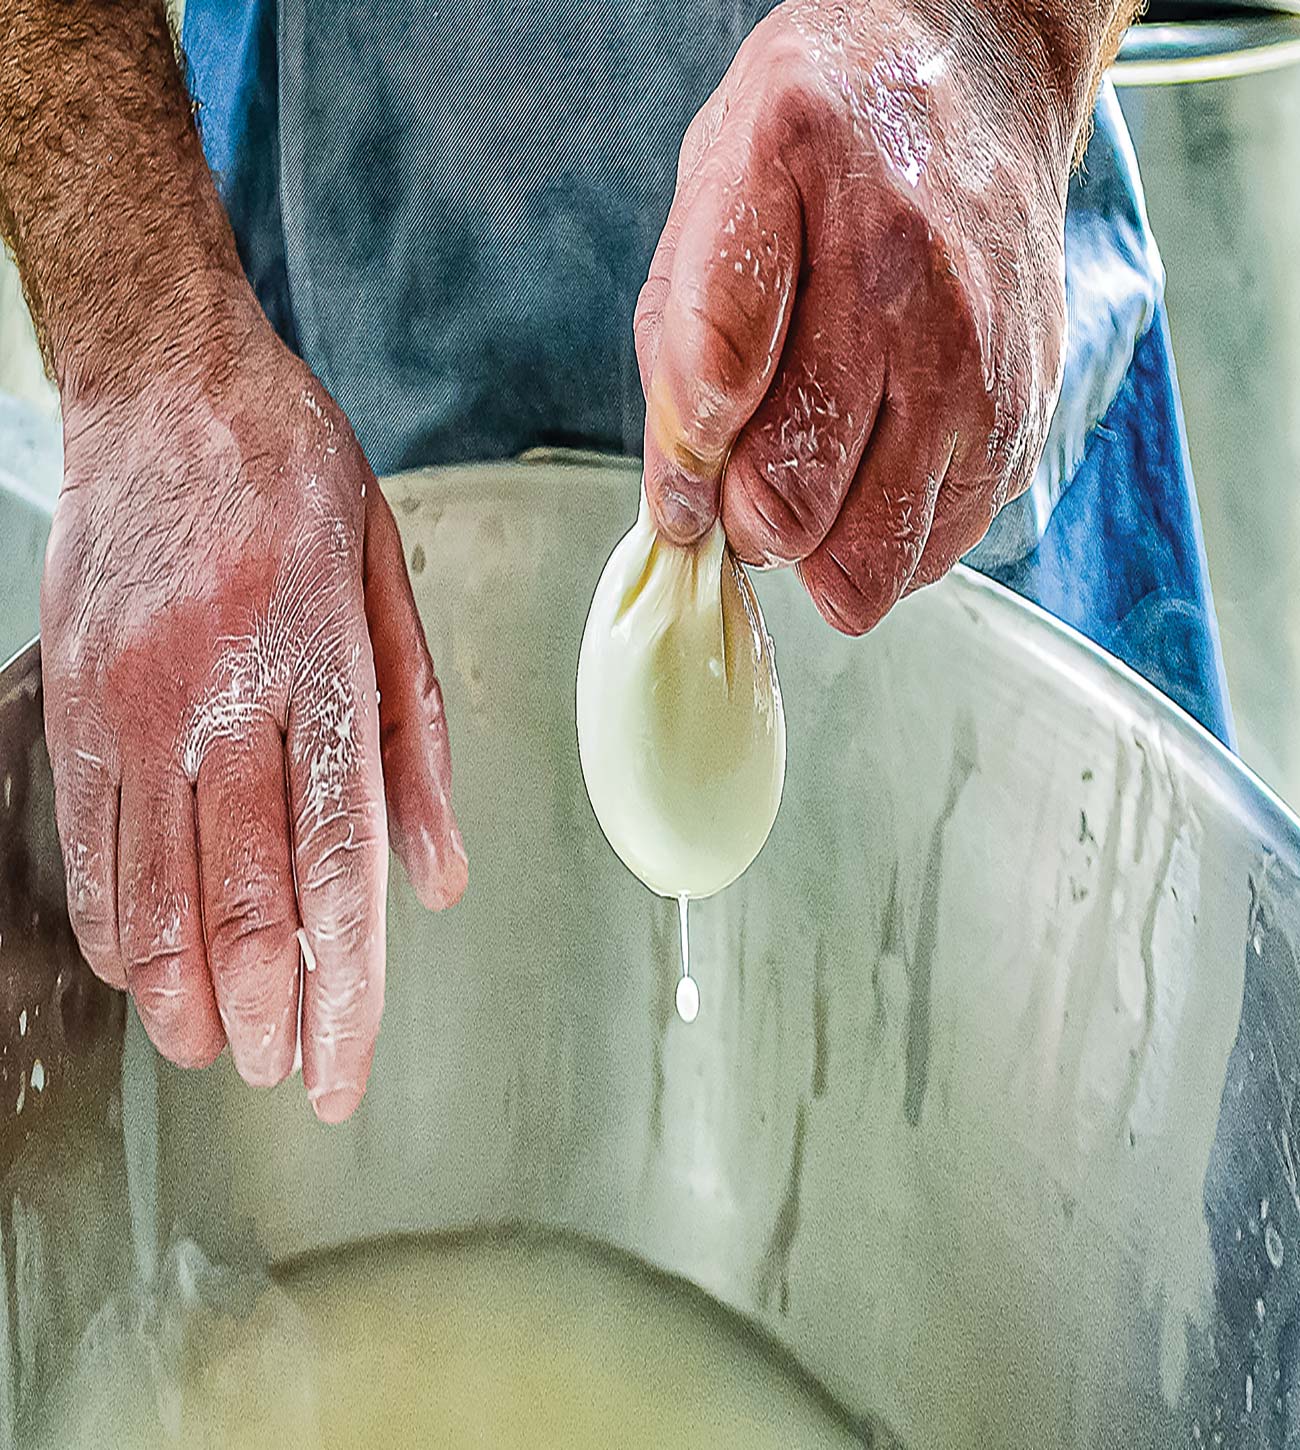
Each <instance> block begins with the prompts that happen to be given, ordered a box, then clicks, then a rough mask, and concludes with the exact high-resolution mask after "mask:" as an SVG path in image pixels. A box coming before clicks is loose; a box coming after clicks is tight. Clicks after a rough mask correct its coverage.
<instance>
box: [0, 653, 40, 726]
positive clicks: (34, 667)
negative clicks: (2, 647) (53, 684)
mask: <svg viewBox="0 0 1300 1450" xmlns="http://www.w3.org/2000/svg"><path fill="white" fill-rule="evenodd" d="M40 679H41V641H40V637H39V635H38V636H37V638H36V639H34V640H32V641H31V642H30V643H28V644H25V645H24V646H23V647H22V649H20V650H19V651H18V652H17V654H14V655H11V656H10V657H9V658H8V659H7V660H6V661H5V662H4V664H2V665H0V709H3V708H4V706H5V705H7V704H8V703H9V701H10V700H12V699H13V698H14V696H15V695H16V694H19V693H20V692H22V691H29V690H30V689H31V688H32V682H33V680H34V681H35V683H36V684H38V685H39V684H40Z"/></svg>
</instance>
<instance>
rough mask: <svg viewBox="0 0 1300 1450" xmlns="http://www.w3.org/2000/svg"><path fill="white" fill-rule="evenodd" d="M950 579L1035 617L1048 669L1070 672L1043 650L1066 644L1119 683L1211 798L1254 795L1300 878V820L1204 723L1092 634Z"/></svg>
mask: <svg viewBox="0 0 1300 1450" xmlns="http://www.w3.org/2000/svg"><path fill="white" fill-rule="evenodd" d="M950 577H951V578H952V580H953V581H954V584H955V586H956V587H957V588H958V589H959V590H960V591H961V592H963V593H965V594H967V595H969V596H970V597H971V600H972V601H975V602H978V604H979V605H990V604H991V605H992V607H993V609H994V610H1000V611H1002V612H1004V613H1005V612H1006V611H1008V610H1015V611H1016V612H1018V613H1023V614H1028V615H1029V616H1031V617H1036V618H1037V620H1038V621H1039V623H1040V624H1041V625H1043V626H1045V628H1040V629H1035V630H1034V631H1032V632H1026V634H1025V647H1026V648H1027V649H1034V650H1035V652H1036V653H1038V654H1039V656H1040V657H1041V658H1043V659H1044V662H1045V663H1046V664H1047V665H1048V667H1049V668H1052V669H1054V670H1056V671H1057V672H1060V671H1061V670H1062V669H1067V668H1068V667H1069V665H1070V661H1069V660H1068V659H1061V658H1057V659H1051V658H1050V657H1049V652H1048V651H1045V650H1043V649H1041V648H1040V647H1038V646H1039V642H1040V641H1041V640H1044V639H1049V640H1053V641H1054V642H1056V641H1059V642H1060V643H1061V644H1063V645H1064V646H1065V647H1066V651H1067V652H1068V653H1069V654H1073V655H1075V656H1076V658H1077V660H1078V662H1079V664H1080V665H1082V666H1083V667H1084V672H1086V673H1089V674H1092V675H1093V676H1094V678H1096V679H1097V680H1098V682H1099V683H1100V681H1102V680H1107V681H1110V682H1112V683H1114V682H1119V684H1120V686H1121V689H1120V691H1119V692H1118V693H1119V694H1120V696H1121V697H1123V695H1124V694H1125V693H1127V695H1128V697H1129V698H1131V699H1132V701H1133V703H1134V705H1135V706H1138V707H1141V708H1140V709H1135V710H1134V711H1133V714H1134V716H1135V717H1137V716H1140V717H1141V718H1140V723H1142V724H1143V725H1145V726H1147V727H1149V728H1153V729H1157V730H1166V731H1168V732H1169V733H1170V734H1171V735H1172V736H1173V738H1174V739H1175V740H1176V741H1177V743H1178V745H1179V746H1180V748H1182V749H1183V751H1184V752H1185V756H1186V759H1185V762H1184V763H1185V764H1186V765H1187V766H1188V767H1189V768H1192V769H1195V770H1197V772H1198V774H1199V776H1200V778H1201V781H1202V783H1203V784H1204V785H1205V786H1206V787H1207V791H1208V793H1209V794H1211V795H1213V796H1215V797H1216V798H1218V799H1220V800H1222V801H1225V802H1226V801H1228V800H1231V801H1232V802H1233V803H1234V804H1235V805H1236V806H1238V807H1240V805H1241V803H1242V800H1243V799H1245V798H1249V797H1250V796H1251V795H1252V794H1253V795H1254V796H1255V798H1256V800H1257V802H1258V806H1259V813H1258V816H1257V818H1256V819H1257V824H1258V826H1260V827H1261V828H1266V829H1261V830H1260V835H1261V837H1263V836H1265V835H1266V836H1267V837H1268V838H1269V840H1270V843H1271V844H1276V845H1281V844H1282V843H1283V842H1285V844H1286V848H1287V853H1286V854H1287V858H1288V863H1289V864H1290V865H1291V867H1292V869H1293V870H1295V872H1296V874H1297V875H1300V815H1297V814H1296V812H1295V811H1294V810H1293V809H1292V808H1291V807H1290V806H1289V805H1288V804H1287V803H1286V802H1285V801H1284V800H1283V799H1282V798H1281V796H1279V795H1278V794H1277V792H1276V791H1274V790H1273V789H1272V788H1271V787H1270V786H1269V785H1267V784H1266V783H1265V782H1264V781H1263V780H1261V779H1260V777H1259V776H1258V775H1256V774H1255V772H1254V771H1253V770H1252V769H1251V768H1250V767H1249V766H1248V765H1247V764H1246V763H1245V762H1244V761H1243V760H1242V759H1241V757H1240V756H1238V755H1234V754H1233V752H1232V751H1231V750H1229V749H1228V747H1227V746H1226V745H1224V743H1223V742H1222V741H1221V740H1219V739H1217V738H1216V737H1215V736H1214V735H1212V734H1211V733H1210V732H1209V731H1208V730H1207V729H1206V728H1205V726H1204V725H1202V724H1201V723H1200V721H1199V720H1196V719H1194V718H1193V717H1192V716H1191V715H1189V714H1188V713H1187V711H1186V710H1184V709H1183V708H1182V707H1181V706H1180V705H1177V704H1175V703H1174V701H1173V700H1171V699H1170V698H1169V696H1168V695H1166V694H1165V693H1164V691H1163V690H1160V689H1158V688H1157V687H1156V686H1155V685H1153V684H1152V683H1151V682H1150V681H1149V680H1147V679H1145V678H1144V677H1143V676H1142V675H1140V674H1138V673H1137V671H1136V670H1134V669H1132V668H1130V666H1128V665H1126V664H1125V663H1124V661H1123V660H1121V659H1119V658H1118V657H1116V656H1115V655H1113V654H1111V653H1110V651H1109V650H1106V649H1103V648H1102V646H1101V645H1099V644H1097V643H1096V642H1095V641H1093V640H1091V639H1089V638H1088V637H1087V635H1085V634H1081V633H1080V632H1079V631H1078V630H1077V629H1075V628H1074V627H1073V626H1071V625H1068V624H1066V623H1064V622H1063V621H1062V620H1059V619H1057V618H1056V616H1055V615H1054V614H1051V613H1050V612H1049V611H1047V610H1046V609H1043V608H1042V607H1041V606H1040V605H1037V604H1034V603H1033V602H1032V601H1030V600H1028V599H1024V598H1022V597H1021V596H1020V595H1018V594H1016V593H1015V592H1014V590H1011V589H1008V588H1007V587H1006V585H1004V584H999V583H998V582H997V580H995V579H989V578H987V577H986V576H985V575H983V574H979V573H977V572H976V571H975V570H974V569H971V568H970V567H969V566H968V565H965V564H958V565H957V566H956V567H955V568H954V569H953V571H952V574H951V576H950ZM1080 685H1081V687H1082V688H1083V690H1084V692H1085V693H1086V694H1092V693H1094V691H1093V690H1090V689H1088V686H1087V681H1086V679H1081V680H1080ZM1230 782H1236V783H1238V784H1239V785H1240V787H1241V789H1240V792H1238V793H1234V792H1233V791H1232V789H1231V785H1230Z"/></svg>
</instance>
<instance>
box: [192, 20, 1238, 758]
mask: <svg viewBox="0 0 1300 1450" xmlns="http://www.w3.org/2000/svg"><path fill="white" fill-rule="evenodd" d="M771 8H772V0H724V3H722V4H719V3H717V0H673V3H672V4H671V5H670V4H666V3H664V0H531V3H529V4H525V5H520V4H517V3H508V0H462V3H460V4H458V5H456V6H446V5H444V4H443V3H441V0H436V3H435V0H404V3H403V4H402V5H400V6H398V5H392V6H384V5H363V4H360V3H357V0H313V4H312V5H311V6H310V8H309V7H308V6H307V5H306V4H305V0H278V4H277V3H275V0H189V4H188V6H187V10H186V17H185V33H184V43H185V48H186V52H187V55H188V58H189V63H190V69H191V75H190V80H191V87H192V90H193V93H194V96H195V99H196V100H197V101H198V103H199V106H200V111H199V115H200V124H201V126H202V130H203V137H204V145H205V148H206V152H207V156H208V160H209V163H210V165H211V166H212V168H213V171H214V172H215V174H216V176H217V180H218V185H219V187H220V190H221V193H222V196H223V199H224V200H225V203H226V206H227V208H228V210H229V213H230V217H231V221H232V223H233V226H234V229H235V233H236V237H237V239H238V242H239V246H240V251H241V256H242V258H243V261H244V265H245V267H246V269H247V271H248V274H249V277H250V279H251V280H252V282H253V285H254V287H255V289H256V291H257V293H258V296H259V297H260V299H261V301H262V304H263V306H264V307H265V308H266V311H267V313H268V315H269V316H270V318H271V320H272V322H273V323H274V324H275V326H276V328H277V329H278V330H279V332H280V333H281V335H282V336H283V337H284V338H285V339H286V341H288V342H289V343H290V345H291V346H293V347H295V348H296V349H297V350H298V351H299V352H300V353H301V355H302V356H303V357H304V358H305V360H306V361H307V362H308V363H309V364H310V365H311V367H312V368H313V369H314V370H315V372H316V373H317V374H318V375H319V376H320V378H321V380H322V381H323V382H324V383H325V384H326V386H327V387H329V388H330V390H331V392H332V393H333V394H334V396H335V397H336V398H337V399H338V401H339V402H340V404H341V405H342V407H343V408H344V410H345V411H346V412H347V414H348V416H349V418H350V419H351V420H352V423H353V426H354V427H355V429H356V431H357V435H358V437H359V439H360V441H361V444H362V447H363V448H364V449H365V451H366V454H367V456H368V457H369V459H370V462H371V464H372V465H373V466H374V468H375V469H376V470H377V471H379V472H388V471H392V470H395V469H399V468H403V467H412V466H416V465H421V464H429V463H438V462H448V461H454V460H458V459H465V458H492V457H506V456H510V455H513V454H516V453H519V452H521V451H522V450H524V449H526V448H529V447H532V446H535V445H539V444H547V443H552V444H554V443H572V444H578V445H582V446H586V447H596V448H612V449H616V450H623V451H628V452H635V451H637V450H639V448H640V443H641V432H642V425H643V420H644V403H643V399H642V396H641V390H640V385H639V380H638V373H637V367H636V359H635V353H634V349H633V337H632V313H633V308H634V306H635V302H636V296H637V292H638V290H639V287H640V284H641V281H642V280H643V278H644V277H645V275H646V270H647V267H648V265H649V261H650V257H651V254H652V252H653V250H654V246H655V242H656V240H657V238H658V235H659V231H660V228H661V227H662V225H663V222H664V219H665V217H666V215H667V211H668V206H669V203H670V201H671V198H672V193H673V185H674V180H675V174H676V160H677V151H678V147H679V145H680V140H681V136H682V134H683V132H684V131H685V129H686V126H687V124H688V123H689V121H690V119H691V117H692V116H693V115H694V114H695V112H696V111H697V110H698V108H699V107H700V105H701V104H702V103H703V101H704V100H705V99H706V98H707V96H708V95H709V93H710V92H711V91H712V90H713V88H714V87H715V86H716V84H717V82H718V81H719V79H720V78H721V76H722V74H723V72H724V71H725V70H726V68H727V65H728V64H729V63H730V61H731V58H732V56H733V55H734V53H735V51H736V49H737V47H738V46H739V44H740V42H741V41H742V40H743V38H744V36H745V35H746V34H747V33H748V31H749V30H750V29H751V28H752V26H753V25H754V24H756V23H757V21H758V20H759V19H761V18H762V16H763V15H764V14H766V13H767V11H768V10H770V9H771ZM1162 289H1163V273H1162V270H1161V265H1160V260H1159V256H1158V254H1157V251H1156V248H1155V245H1154V242H1153V240H1152V237H1151V233H1150V228H1149V227H1148V225H1147V220H1146V215H1145V210H1144V207H1143V202H1142V193H1141V186H1140V182H1139V180H1138V174H1137V167H1136V162H1135V159H1134V156H1133V152H1132V148H1131V145H1130V143H1129V141H1128V137H1127V133H1126V131H1125V129H1124V124H1123V120H1122V118H1121V116H1120V113H1119V106H1118V103H1117V101H1116V99H1115V96H1114V93H1113V91H1111V90H1110V89H1109V88H1108V87H1107V88H1105V89H1103V92H1102V95H1101V98H1100V100H1099V102H1098V106H1097V112H1096V118H1095V129H1094V132H1093V136H1092V140H1091V143H1090V145H1089V147H1088V151H1087V155H1086V158H1085V161H1084V164H1083V165H1082V167H1081V168H1080V169H1079V171H1078V173H1077V175H1076V176H1075V177H1074V179H1073V181H1072V183H1071V187H1070V199H1069V208H1068V212H1067V220H1066V292H1067V310H1068V327H1069V331H1068V344H1067V355H1066V367H1065V381H1064V386H1063V389H1062V395H1061V400H1060V404H1059V406H1058V408H1057V411H1056V414H1055V417H1054V419H1053V422H1052V427H1051V433H1050V435H1049V438H1048V443H1047V447H1046V450H1045V453H1044V456H1043V460H1042V463H1041V466H1040V467H1039V469H1038V472H1037V475H1036V477H1035V479H1034V483H1033V486H1032V488H1031V489H1030V491H1029V492H1028V493H1027V494H1026V495H1025V496H1024V497H1023V498H1021V499H1018V500H1016V501H1014V502H1013V503H1011V504H1009V505H1008V506H1007V507H1006V508H1005V509H1004V510H1003V511H1002V513H1001V514H1000V515H999V517H998V518H997V520H996V521H995V523H994V526H993V528H992V529H991V530H990V532H989V535H988V537H987V538H986V539H985V540H984V542H983V543H982V544H981V545H980V546H979V547H978V548H977V549H976V550H975V551H974V552H973V554H972V555H971V556H970V558H969V560H968V562H970V563H971V564H973V565H974V566H975V567H976V568H978V569H981V570H983V571H984V572H986V573H988V574H991V575H993V576H994V577H996V578H999V579H1001V580H1002V581H1003V582H1005V583H1007V584H1009V585H1010V586H1011V587H1013V588H1015V589H1016V590H1018V591H1019V592H1020V593H1022V594H1024V595H1026V596H1027V597H1029V598H1031V599H1034V600H1036V601H1037V602H1038V603H1040V604H1042V605H1043V606H1044V607H1046V608H1048V609H1049V610H1051V611H1052V612H1053V613H1055V614H1057V615H1058V616H1059V617H1060V618H1062V619H1064V620H1065V621H1066V622H1067V623H1069V624H1072V625H1074V626H1075V627H1077V628H1079V629H1081V630H1083V631H1084V632H1085V633H1087V634H1088V635H1090V636H1091V637H1092V638H1093V639H1094V640H1095V641H1096V642H1098V643H1099V644H1101V645H1103V646H1104V647H1105V648H1108V649H1110V650H1112V651H1113V652H1114V653H1116V654H1117V655H1119V656H1120V657H1121V658H1123V659H1124V660H1126V661H1127V662H1128V663H1129V664H1131V665H1132V666H1133V667H1134V668H1136V669H1138V670H1139V671H1140V672H1141V673H1143V674H1144V675H1146V677H1147V678H1148V679H1150V680H1151V681H1152V682H1153V683H1155V684H1156V685H1158V686H1159V687H1160V688H1161V689H1163V690H1165V691H1166V692H1167V693H1168V694H1169V695H1170V696H1171V697H1172V698H1173V699H1174V700H1176V701H1177V702H1178V703H1179V704H1181V705H1183V706H1184V707H1185V708H1186V709H1187V710H1188V711H1190V713H1192V714H1193V715H1194V716H1196V717H1197V718H1198V719H1200V720H1201V721H1202V723H1204V724H1205V725H1206V726H1208V727H1209V728H1210V729H1211V730H1213V731H1215V732H1216V733H1217V734H1219V735H1220V736H1221V737H1222V738H1225V739H1228V738H1229V737H1230V732H1231V726H1230V720H1229V715H1228V707H1227V699H1226V691H1225V687H1224V681H1223V673H1222V665H1221V661H1220V657H1219V648H1218V639H1217V630H1216V627H1215V622H1214V616H1213V610H1212V606H1211V602H1210V593H1209V584H1208V577H1207V574H1206V569H1205V560H1204V550H1203V547H1202V543H1201V538H1200V531H1199V521H1198V515H1197V511H1196V504H1195V495H1194V491H1193V487H1192V481H1191V474H1190V469H1189V467H1188V461H1187V453H1186V444H1185V440H1184V436H1183V429H1182V420H1181V416H1180V412H1179V404H1178V394H1177V387H1176V383H1175V379H1174V372H1173V359H1172V354H1171V352H1170V349H1169V342H1168V335H1167V331H1166V328H1165V325H1164V319H1163V314H1162V308H1161V297H1162Z"/></svg>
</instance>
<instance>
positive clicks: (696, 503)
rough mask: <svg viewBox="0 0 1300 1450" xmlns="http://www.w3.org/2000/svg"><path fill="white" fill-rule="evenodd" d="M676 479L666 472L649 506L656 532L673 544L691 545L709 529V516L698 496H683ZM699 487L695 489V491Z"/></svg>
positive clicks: (710, 522) (684, 494)
mask: <svg viewBox="0 0 1300 1450" xmlns="http://www.w3.org/2000/svg"><path fill="white" fill-rule="evenodd" d="M677 477H678V476H677V475H676V474H674V473H673V472H671V471H669V472H667V476H666V477H665V478H663V479H661V480H660V482H659V486H658V488H657V489H656V490H655V494H654V498H653V503H654V509H655V513H656V514H657V515H658V522H659V528H660V530H661V531H662V532H663V533H665V534H667V536H668V537H669V538H670V539H671V540H672V541H673V543H675V544H693V543H694V542H695V541H696V540H697V539H698V538H700V537H701V536H702V535H703V534H706V533H707V532H708V530H709V529H710V528H711V527H712V524H713V516H712V514H710V512H709V511H708V509H707V507H705V506H704V505H703V504H702V503H701V502H700V500H699V497H698V494H695V495H692V494H690V493H688V492H686V491H685V490H684V489H683V488H682V486H681V484H679V483H678V482H677ZM698 487H699V485H698V484H697V485H696V488H697V489H698Z"/></svg>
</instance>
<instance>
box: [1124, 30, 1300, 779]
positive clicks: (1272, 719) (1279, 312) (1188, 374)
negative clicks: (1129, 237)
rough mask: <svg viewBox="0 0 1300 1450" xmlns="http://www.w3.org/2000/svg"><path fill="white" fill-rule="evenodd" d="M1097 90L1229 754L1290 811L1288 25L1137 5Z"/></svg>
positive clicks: (1296, 372)
mask: <svg viewBox="0 0 1300 1450" xmlns="http://www.w3.org/2000/svg"><path fill="white" fill-rule="evenodd" d="M1292 8H1294V7H1292ZM1115 80H1116V83H1117V85H1118V86H1119V87H1120V99H1121V103H1122V105H1123V109H1124V112H1125V115H1126V117H1127V118H1128V121H1129V125H1130V127H1131V129H1132V131H1133V139H1134V142H1135V145H1136V148H1137V153H1138V157H1139V160H1140V162H1141V167H1142V176H1143V181H1144V184H1145V187H1146V195H1147V204H1148V209H1149V212H1150V216H1151V223H1152V227H1153V229H1154V231H1155V234H1156V239H1157V241H1158V243H1159V245H1160V250H1161V252H1162V254H1163V256H1164V261H1165V266H1166V270H1167V274H1168V284H1167V301H1168V307H1169V315H1170V327H1171V331H1172V333H1173V340H1174V353H1175V356H1176V358H1177V361H1178V367H1179V377H1180V381H1181V384H1182V393H1183V403H1184V408H1185V411H1186V415H1187V431H1188V437H1189V443H1190V447H1191V454H1192V463H1193V469H1194V472H1195V475H1196V480H1197V484H1198V487H1199V492H1200V502H1201V514H1202V519H1203V522H1204V529H1205V542H1206V550H1207V553H1208V556H1209V564H1210V576H1211V580H1212V582H1213V586H1214V595H1215V602H1216V604H1217V606H1218V613H1219V624H1220V630H1221V635H1222V642H1223V654H1224V662H1225V665H1226V668H1227V672H1228V681H1229V686H1230V692H1231V695H1232V705H1233V713H1234V715H1235V717H1236V722H1237V727H1238V731H1239V735H1240V745H1241V751H1242V754H1243V756H1244V757H1245V759H1246V760H1247V762H1248V763H1249V764H1250V765H1252V766H1253V767H1254V768H1255V769H1256V770H1258V771H1259V772H1260V773H1261V774H1262V775H1263V777H1264V778H1265V779H1266V780H1267V781H1268V782H1269V783H1270V784H1271V785H1272V786H1273V787H1274V788H1275V789H1277V790H1278V791H1279V792H1280V793H1281V794H1282V795H1283V796H1284V797H1286V799H1288V800H1289V801H1291V802H1293V803H1300V725H1298V724H1297V720H1298V719H1300V573H1298V572H1297V566H1296V560H1297V557H1298V556H1300V272H1298V271H1297V255H1298V253H1297V237H1300V15H1295V14H1288V13H1284V9H1283V8H1277V9H1263V8H1260V7H1248V6H1242V5H1233V4H1220V5H1216V6H1213V7H1210V6H1195V5H1187V4H1168V5H1165V6H1163V7H1155V8H1154V23H1145V24H1143V25H1140V26H1137V27H1135V28H1134V29H1133V30H1132V31H1131V32H1130V34H1129V36H1128V38H1127V39H1126V41H1125V44H1124V48H1123V50H1122V51H1121V55H1120V63H1119V64H1118V65H1117V66H1116V68H1115ZM1188 82H1194V83H1188Z"/></svg>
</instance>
